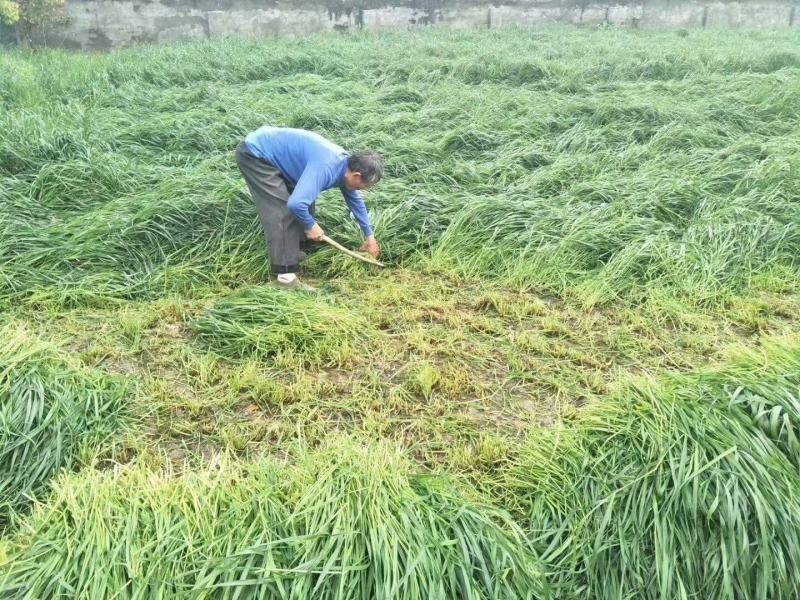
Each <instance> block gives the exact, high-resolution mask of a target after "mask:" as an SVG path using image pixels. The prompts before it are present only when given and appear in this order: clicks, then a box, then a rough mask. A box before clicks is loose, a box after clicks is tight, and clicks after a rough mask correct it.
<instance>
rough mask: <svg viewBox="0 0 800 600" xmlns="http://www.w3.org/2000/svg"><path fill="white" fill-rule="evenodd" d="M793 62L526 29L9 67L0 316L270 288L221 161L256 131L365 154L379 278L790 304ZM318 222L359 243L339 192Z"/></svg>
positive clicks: (777, 38)
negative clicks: (776, 296)
mask: <svg viewBox="0 0 800 600" xmlns="http://www.w3.org/2000/svg"><path fill="white" fill-rule="evenodd" d="M796 41H797V34H796V33H794V32H783V33H775V34H774V35H772V36H771V37H768V38H767V37H764V36H763V35H762V34H759V33H741V32H736V33H733V32H730V33H726V32H713V33H709V32H704V33H701V32H697V33H693V34H692V35H690V36H688V37H685V38H680V37H678V36H676V35H675V34H674V33H670V32H663V33H652V32H649V33H638V32H633V31H603V32H601V31H581V32H578V31H574V30H566V29H545V30H537V31H525V30H519V31H513V32H502V33H497V32H482V33H478V32H458V33H454V32H428V33H416V34H413V36H412V35H406V34H385V35H380V36H346V37H344V38H337V37H330V36H321V37H315V38H314V39H313V40H270V41H269V42H263V43H262V42H258V43H256V42H248V41H242V40H225V41H219V42H214V43H210V44H179V45H175V46H168V47H159V48H141V49H133V50H127V51H124V52H118V53H114V54H111V55H105V56H103V55H97V56H79V57H78V56H73V55H70V54H66V53H62V52H58V51H47V52H42V53H38V54H36V55H35V56H32V55H31V56H29V55H26V54H23V53H14V52H12V53H9V54H8V55H7V56H4V57H3V59H2V61H3V67H4V69H3V71H4V74H3V75H2V76H0V102H1V103H2V105H3V108H4V110H3V111H2V114H1V115H0V175H2V176H3V177H4V186H3V187H7V188H8V190H9V191H6V192H4V196H6V198H7V200H6V202H4V206H3V207H2V208H0V223H2V229H3V230H4V231H6V232H7V235H4V236H3V241H2V248H0V256H2V257H3V266H2V273H0V275H2V278H1V279H0V281H1V280H5V283H4V284H3V288H2V290H3V294H5V295H9V294H11V295H13V296H14V297H15V298H16V297H20V298H25V297H28V296H30V295H32V294H38V295H39V296H43V297H45V298H55V299H59V300H60V301H62V302H68V303H69V302H71V303H73V304H76V303H77V304H79V303H82V302H91V301H97V299H98V298H99V299H101V300H102V299H119V298H130V297H142V296H153V295H161V294H164V293H165V291H166V292H168V293H171V292H174V291H183V290H192V289H196V288H198V286H199V287H202V286H209V285H211V286H214V285H217V284H219V283H227V284H230V283H235V284H239V283H252V282H254V281H257V280H258V279H259V278H264V277H266V271H265V269H263V268H262V266H263V264H262V262H261V259H262V257H263V249H262V248H261V245H260V241H259V238H258V235H257V221H256V219H255V218H254V217H253V209H252V207H251V206H250V201H249V200H248V199H247V197H246V194H245V193H244V191H243V190H244V187H243V184H242V182H241V181H240V177H239V175H238V173H237V172H236V170H235V167H234V166H233V163H232V161H231V152H232V149H233V148H234V147H235V145H236V143H237V142H238V141H239V140H240V139H241V138H242V137H243V136H244V135H245V134H246V133H247V132H248V131H250V130H252V129H254V128H256V127H258V126H260V125H262V124H264V123H272V124H277V125H287V126H295V127H306V128H311V129H314V130H316V131H319V132H320V133H323V134H325V135H328V136H329V137H331V138H333V139H334V140H336V141H337V142H339V143H341V144H343V145H345V146H347V147H351V148H359V147H374V148H376V149H378V150H380V151H382V152H383V153H384V154H385V155H386V157H387V175H388V177H387V178H386V180H385V181H384V182H382V184H381V186H380V187H379V188H378V189H377V190H376V191H374V192H373V193H372V194H370V198H371V199H370V205H371V207H372V210H373V213H374V218H375V221H376V224H377V225H378V228H377V231H378V235H379V239H380V240H381V241H382V242H383V248H384V251H385V256H386V258H387V260H388V261H389V262H390V263H394V264H398V263H400V262H403V263H407V264H410V263H411V262H414V261H417V260H419V259H422V260H424V261H426V262H427V261H428V259H431V258H432V259H433V263H432V265H433V266H435V267H437V268H440V269H443V270H446V271H449V272H452V273H456V274H466V275H469V276H481V277H484V278H487V279H489V280H493V281H506V282H514V283H515V284H518V285H520V286H522V287H528V288H534V287H535V288H547V289H549V290H552V291H555V292H557V293H560V294H566V295H574V296H576V297H578V298H580V299H582V300H584V301H586V302H588V303H590V304H598V303H599V304H608V303H610V302H615V301H625V302H638V301H640V300H643V299H646V298H648V297H651V296H654V295H655V296H663V295H664V294H665V293H666V294H669V295H672V296H674V297H677V298H681V299H682V300H683V301H688V302H695V303H705V304H708V303H711V304H713V303H718V302H719V301H720V299H722V298H724V297H726V296H729V295H731V294H746V293H748V290H754V289H759V288H764V287H768V288H796V280H797V275H798V263H797V256H798V250H799V249H800V238H799V237H798V222H799V221H800V213H798V205H797V203H796V202H795V201H794V198H796V196H797V194H798V193H800V187H798V184H797V183H796V182H797V181H798V178H797V176H796V171H797V166H798V156H800V153H799V152H798V150H799V149H800V139H798V136H797V132H796V128H794V127H792V126H791V124H792V123H794V122H796V120H797V119H798V118H800V109H798V106H800V102H799V101H798V100H800V84H798V83H797V82H798V78H797V77H796V74H797V73H798V70H800V66H798V65H799V63H800V58H798V53H797V50H796ZM487 44H490V45H492V47H494V48H495V51H494V53H493V56H492V57H491V58H490V59H487V57H486V56H485V55H484V52H483V49H484V48H485V47H486V45H487ZM6 67H7V68H6ZM6 71H7V72H6ZM319 209H320V214H321V219H322V222H323V223H324V224H325V225H326V226H327V228H328V229H329V231H330V232H331V233H332V234H335V235H336V237H339V238H342V239H346V240H349V241H350V242H351V243H355V242H356V241H357V240H358V238H359V237H360V236H359V233H358V230H357V227H355V226H354V224H353V223H352V221H351V219H350V218H349V216H348V215H347V212H346V210H345V209H344V207H343V205H342V203H341V202H340V201H339V200H337V199H335V194H331V195H330V196H326V197H325V198H324V199H323V200H322V201H321V202H320V207H319ZM23 215H24V216H23ZM326 265H327V263H326V262H324V261H323V262H322V263H320V264H319V265H318V267H319V270H318V273H320V274H321V273H324V269H325V266H326Z"/></svg>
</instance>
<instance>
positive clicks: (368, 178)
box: [344, 151, 383, 190]
mask: <svg viewBox="0 0 800 600" xmlns="http://www.w3.org/2000/svg"><path fill="white" fill-rule="evenodd" d="M381 177H383V158H381V155H380V154H378V153H377V152H369V151H368V152H354V153H353V154H351V155H350V156H348V157H347V170H346V171H345V173H344V187H346V188H347V189H348V190H365V189H367V188H368V187H370V186H373V185H375V184H376V183H378V182H379V181H380V179H381Z"/></svg>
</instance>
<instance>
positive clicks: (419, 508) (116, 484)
mask: <svg viewBox="0 0 800 600" xmlns="http://www.w3.org/2000/svg"><path fill="white" fill-rule="evenodd" d="M409 469H410V466H409V464H408V463H407V462H406V461H405V460H404V459H402V458H400V457H399V456H398V455H397V453H396V452H395V451H390V450H387V449H386V448H382V447H375V446H371V447H365V448H359V447H354V446H352V445H350V444H343V443H338V444H334V445H331V446H330V447H328V448H327V449H323V450H321V451H318V452H315V453H312V454H310V455H307V457H306V461H305V462H304V463H303V464H301V465H298V466H295V467H289V466H283V467H279V466H277V465H274V464H270V463H256V464H250V465H236V464H234V463H230V462H229V461H226V460H223V461H221V462H219V461H218V462H216V463H214V464H212V465H209V466H208V468H206V469H204V470H202V471H197V472H192V473H187V474H185V475H183V476H180V477H177V476H173V475H170V474H167V473H158V474H155V473H152V472H147V471H146V470H145V469H142V468H132V469H127V470H124V471H122V472H119V473H112V472H104V473H87V474H85V475H80V476H72V477H64V478H62V479H61V480H60V481H59V484H58V486H57V487H56V489H55V491H54V493H53V496H52V498H51V499H50V503H49V505H48V506H47V507H41V508H40V509H39V510H37V511H36V513H35V514H34V515H33V516H32V518H31V519H29V520H28V522H27V524H26V527H25V529H23V530H22V533H21V534H20V535H19V536H18V537H17V538H16V540H15V543H14V546H13V548H11V556H10V563H9V566H8V568H7V569H6V572H5V575H4V576H3V577H2V579H0V585H2V588H0V589H2V590H4V591H5V592H6V593H11V592H14V593H15V597H18V598H45V597H47V598H56V597H71V598H106V597H111V596H114V597H117V598H142V597H162V598H166V597H169V598H228V599H233V598H343V599H344V598H346V599H348V600H350V599H353V598H364V599H367V598H420V599H428V598H475V599H479V598H483V599H487V600H489V599H504V598H540V597H543V591H542V587H541V584H540V583H539V581H538V578H537V574H536V573H537V571H536V569H537V566H536V561H535V559H534V558H533V556H532V555H531V554H530V552H529V551H528V550H527V549H526V546H525V544H524V543H523V541H522V536H521V533H520V531H519V529H518V528H517V527H516V526H515V525H514V524H513V523H512V522H511V521H510V519H509V517H508V516H507V515H506V514H504V513H502V512H500V511H497V510H494V509H491V508H489V507H486V506H478V505H474V504H471V503H469V502H466V501H465V500H463V499H461V498H459V497H458V496H456V495H454V494H452V493H449V492H446V491H444V490H443V489H442V488H441V487H439V486H437V485H434V483H433V482H432V481H431V480H429V479H426V478H416V477H413V476H412V475H411V474H410V471H409ZM75 565H80V568H75Z"/></svg>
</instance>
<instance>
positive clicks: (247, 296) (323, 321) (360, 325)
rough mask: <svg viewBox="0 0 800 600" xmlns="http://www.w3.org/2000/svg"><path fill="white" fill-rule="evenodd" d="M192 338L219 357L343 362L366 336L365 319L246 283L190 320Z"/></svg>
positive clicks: (321, 301)
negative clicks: (286, 357)
mask: <svg viewBox="0 0 800 600" xmlns="http://www.w3.org/2000/svg"><path fill="white" fill-rule="evenodd" d="M192 329H193V330H194V331H195V333H196V334H197V338H198V339H199V340H200V341H201V342H202V343H204V344H205V345H206V346H207V347H208V348H209V349H210V350H213V351H215V352H219V353H220V354H223V355H225V356H230V357H233V358H242V357H247V356H257V357H260V358H270V357H273V356H274V355H276V354H281V353H298V354H300V355H301V356H302V358H303V359H304V360H305V361H307V362H309V363H310V364H314V365H321V366H332V365H341V364H344V363H346V362H347V361H348V360H349V359H350V357H351V355H352V353H353V351H354V350H355V348H354V347H357V346H358V344H359V343H360V342H363V341H364V340H365V339H366V338H367V337H368V334H369V332H368V325H367V322H366V321H365V320H364V319H363V318H361V317H360V316H359V315H358V314H356V313H353V312H352V311H350V310H348V309H347V308H346V307H341V306H336V305H335V304H332V303H331V302H330V301H329V300H327V299H325V298H324V297H318V296H316V295H315V294H307V293H303V292H295V293H292V292H287V291H286V290H282V289H280V288H278V287H268V286H264V287H252V288H243V289H240V290H238V291H237V292H236V293H235V294H233V295H232V296H229V297H227V298H223V299H222V300H220V301H219V302H217V304H216V305H215V306H214V307H213V308H212V309H211V310H209V311H208V313H207V314H205V315H204V316H202V317H200V318H199V319H197V320H196V321H194V323H193V324H192Z"/></svg>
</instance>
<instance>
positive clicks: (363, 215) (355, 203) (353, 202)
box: [341, 187, 374, 238]
mask: <svg viewBox="0 0 800 600" xmlns="http://www.w3.org/2000/svg"><path fill="white" fill-rule="evenodd" d="M341 190H342V196H344V200H345V202H347V206H348V207H349V208H350V212H352V213H353V216H354V217H355V219H356V221H357V222H358V225H359V226H360V227H361V231H362V232H363V233H364V237H366V238H370V237H374V236H373V232H372V225H370V223H369V215H368V214H367V207H366V205H365V204H364V199H363V198H362V197H361V194H359V193H358V192H357V191H355V190H348V189H346V188H344V187H342V188H341Z"/></svg>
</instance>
